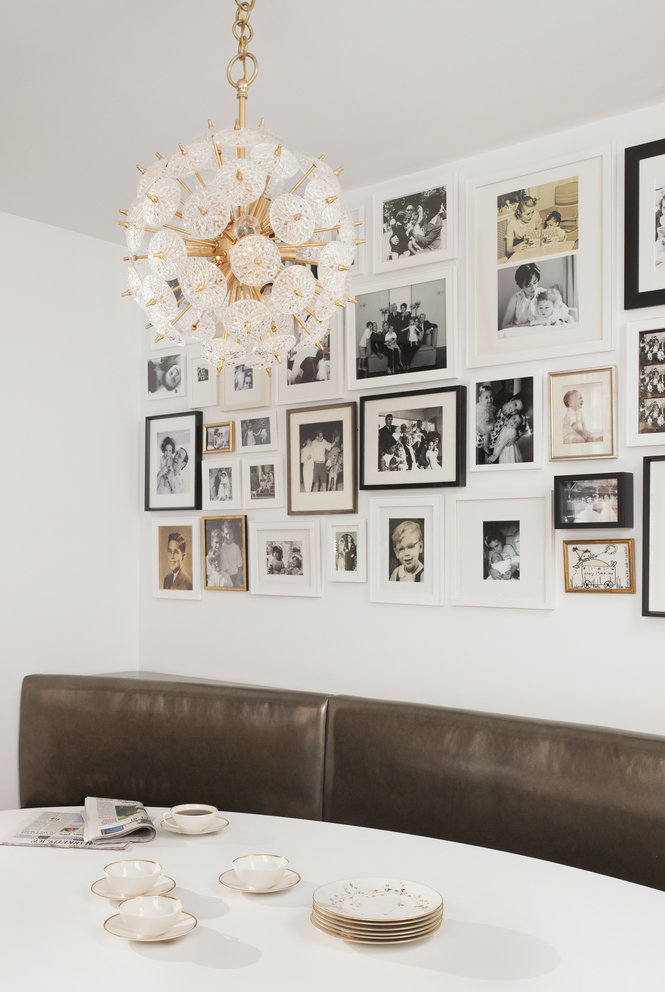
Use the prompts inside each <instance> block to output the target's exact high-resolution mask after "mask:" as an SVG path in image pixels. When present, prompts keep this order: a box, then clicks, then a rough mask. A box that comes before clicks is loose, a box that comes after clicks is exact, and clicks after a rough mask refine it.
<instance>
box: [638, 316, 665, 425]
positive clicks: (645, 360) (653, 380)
mask: <svg viewBox="0 0 665 992" xmlns="http://www.w3.org/2000/svg"><path fill="white" fill-rule="evenodd" d="M638 354H639V391H638V398H639V426H638V430H639V433H640V434H642V435H648V434H651V435H656V436H657V435H661V436H662V435H665V329H663V330H657V331H646V330H645V331H640V332H639V336H638Z"/></svg>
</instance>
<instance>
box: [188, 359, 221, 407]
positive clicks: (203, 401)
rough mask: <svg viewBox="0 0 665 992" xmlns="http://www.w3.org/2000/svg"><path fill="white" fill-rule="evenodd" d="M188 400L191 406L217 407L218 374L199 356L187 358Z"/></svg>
mask: <svg viewBox="0 0 665 992" xmlns="http://www.w3.org/2000/svg"><path fill="white" fill-rule="evenodd" d="M187 398H188V403H189V405H190V406H197V407H199V406H200V407H205V406H216V405H217V373H216V371H215V369H214V368H213V367H212V365H211V364H210V362H207V361H206V360H205V358H201V357H200V356H198V355H189V356H188V358H187Z"/></svg>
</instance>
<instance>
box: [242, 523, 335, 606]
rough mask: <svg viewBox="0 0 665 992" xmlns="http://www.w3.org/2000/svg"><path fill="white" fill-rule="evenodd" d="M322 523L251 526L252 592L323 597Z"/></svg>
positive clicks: (265, 594)
mask: <svg viewBox="0 0 665 992" xmlns="http://www.w3.org/2000/svg"><path fill="white" fill-rule="evenodd" d="M320 543H321V535H320V529H319V521H318V520H312V521H307V522H305V521H295V520H280V521H272V522H267V523H263V521H260V520H251V521H250V524H249V549H250V551H249V554H250V591H251V592H252V593H254V595H259V596H320V595H321V554H320V553H321V547H320Z"/></svg>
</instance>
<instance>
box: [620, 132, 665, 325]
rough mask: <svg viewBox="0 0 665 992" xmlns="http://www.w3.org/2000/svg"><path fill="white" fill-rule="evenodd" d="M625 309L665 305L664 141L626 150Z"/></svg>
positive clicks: (635, 146)
mask: <svg viewBox="0 0 665 992" xmlns="http://www.w3.org/2000/svg"><path fill="white" fill-rule="evenodd" d="M624 210H625V215H624V216H625V226H624V297H623V300H624V302H623V305H624V308H625V309H626V310H634V309H635V308H637V307H659V306H662V305H663V304H665V139H664V138H661V139H660V140H659V141H648V142H646V144H643V145H634V146H633V147H632V148H626V153H625V205H624Z"/></svg>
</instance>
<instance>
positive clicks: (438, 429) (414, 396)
mask: <svg viewBox="0 0 665 992" xmlns="http://www.w3.org/2000/svg"><path fill="white" fill-rule="evenodd" d="M464 485H466V386H443V387H441V388H439V389H425V390H420V391H419V392H415V393H386V394H384V395H382V396H361V397H360V488H361V489H409V488H411V489H414V488H416V489H423V488H432V487H435V486H464Z"/></svg>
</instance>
